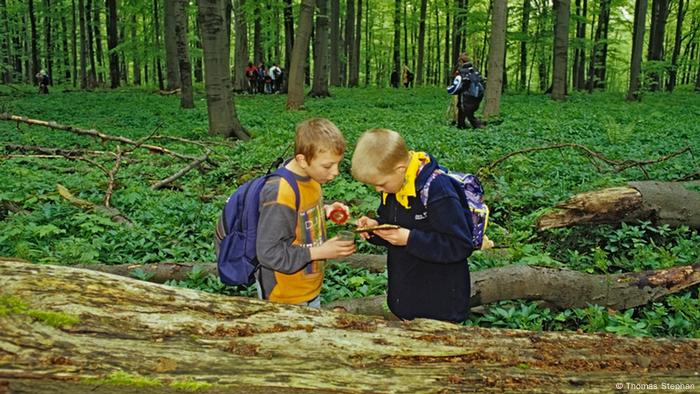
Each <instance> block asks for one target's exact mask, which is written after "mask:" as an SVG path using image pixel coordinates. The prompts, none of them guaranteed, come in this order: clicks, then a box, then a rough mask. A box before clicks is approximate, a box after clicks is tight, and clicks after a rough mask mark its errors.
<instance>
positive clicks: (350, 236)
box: [336, 230, 355, 241]
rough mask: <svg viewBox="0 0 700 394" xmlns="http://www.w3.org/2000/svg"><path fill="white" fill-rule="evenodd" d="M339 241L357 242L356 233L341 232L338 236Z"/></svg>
mask: <svg viewBox="0 0 700 394" xmlns="http://www.w3.org/2000/svg"><path fill="white" fill-rule="evenodd" d="M336 236H337V237H338V239H339V240H341V241H354V240H355V233H353V232H352V231H348V230H340V231H338V233H337V234H336Z"/></svg>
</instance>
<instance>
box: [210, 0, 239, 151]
mask: <svg viewBox="0 0 700 394" xmlns="http://www.w3.org/2000/svg"><path fill="white" fill-rule="evenodd" d="M224 3H225V1H223V0H198V1H197V4H198V6H199V16H198V20H199V28H200V29H201V35H202V48H203V50H204V68H205V74H204V77H205V78H204V87H205V90H206V93H207V113H208V115H209V116H208V118H209V133H210V134H220V135H223V136H226V137H234V138H239V139H242V140H247V139H249V138H250V136H249V135H248V133H247V132H246V131H245V129H244V128H243V126H242V125H241V123H240V121H239V120H238V116H237V115H236V108H235V106H234V104H233V97H232V96H231V90H232V89H231V74H230V69H229V53H230V52H229V51H230V45H229V36H228V34H229V28H228V26H226V23H225V21H227V20H229V18H227V17H226V14H227V12H228V7H227V5H226V4H224Z"/></svg>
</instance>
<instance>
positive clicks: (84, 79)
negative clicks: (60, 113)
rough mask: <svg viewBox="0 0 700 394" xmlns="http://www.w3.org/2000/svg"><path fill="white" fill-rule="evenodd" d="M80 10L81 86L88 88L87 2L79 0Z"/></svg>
mask: <svg viewBox="0 0 700 394" xmlns="http://www.w3.org/2000/svg"><path fill="white" fill-rule="evenodd" d="M78 12H79V13H80V88H81V89H88V88H89V86H88V74H87V34H86V30H87V29H86V28H85V2H84V0H79V2H78Z"/></svg>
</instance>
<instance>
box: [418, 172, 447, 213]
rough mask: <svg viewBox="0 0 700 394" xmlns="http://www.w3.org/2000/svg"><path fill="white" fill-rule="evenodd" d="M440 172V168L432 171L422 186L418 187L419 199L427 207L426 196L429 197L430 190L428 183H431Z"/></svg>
mask: <svg viewBox="0 0 700 394" xmlns="http://www.w3.org/2000/svg"><path fill="white" fill-rule="evenodd" d="M440 174H442V170H441V169H439V168H438V169H436V170H435V171H433V173H432V174H430V176H429V177H428V180H426V181H425V184H424V185H423V188H422V189H420V201H421V202H422V203H423V206H424V207H426V208H427V207H428V197H429V192H430V184H431V183H433V181H434V180H435V178H437V176H438V175H440Z"/></svg>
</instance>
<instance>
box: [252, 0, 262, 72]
mask: <svg viewBox="0 0 700 394" xmlns="http://www.w3.org/2000/svg"><path fill="white" fill-rule="evenodd" d="M253 4H254V7H255V8H254V11H253V61H255V64H256V65H257V64H260V63H261V62H263V61H264V60H265V59H264V55H263V48H262V22H261V20H260V19H261V18H262V17H261V15H260V12H261V11H260V7H261V5H260V3H259V2H255V3H253Z"/></svg>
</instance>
